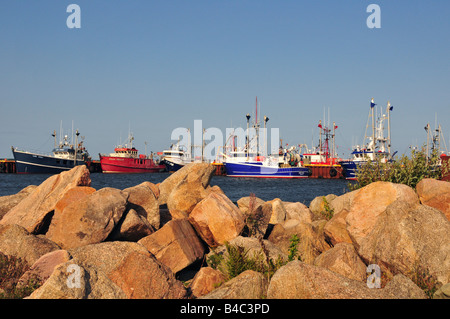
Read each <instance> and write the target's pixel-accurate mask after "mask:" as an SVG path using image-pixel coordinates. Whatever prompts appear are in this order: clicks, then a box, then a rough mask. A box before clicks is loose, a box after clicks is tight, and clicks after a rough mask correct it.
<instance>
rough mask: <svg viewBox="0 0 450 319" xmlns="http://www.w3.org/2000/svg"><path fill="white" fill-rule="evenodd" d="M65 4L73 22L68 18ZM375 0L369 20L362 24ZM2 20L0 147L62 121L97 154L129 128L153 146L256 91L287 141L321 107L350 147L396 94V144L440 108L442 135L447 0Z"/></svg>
mask: <svg viewBox="0 0 450 319" xmlns="http://www.w3.org/2000/svg"><path fill="white" fill-rule="evenodd" d="M71 3H75V4H78V5H79V7H80V8H81V28H79V29H75V28H74V29H69V28H68V27H67V25H66V20H67V18H68V16H69V15H70V13H68V12H66V9H67V6H68V5H69V4H71ZM371 3H375V4H378V5H379V6H380V9H381V28H379V29H369V28H368V27H367V24H366V20H367V18H368V16H369V15H370V13H367V12H366V8H367V6H368V5H369V4H371ZM0 26H1V27H0V109H1V113H0V157H2V158H5V157H6V158H12V153H11V149H10V147H11V146H12V145H13V146H15V147H19V148H21V149H34V150H42V151H50V150H51V148H52V147H53V139H52V137H51V135H50V134H51V133H52V132H53V130H57V131H58V130H59V126H60V122H61V121H62V122H63V127H64V129H65V130H66V133H67V132H69V131H70V130H71V127H72V121H73V122H74V126H75V128H78V129H79V130H80V132H81V135H83V136H85V137H86V140H85V146H86V147H87V148H88V150H89V152H90V153H91V155H93V157H94V158H98V153H109V152H112V151H113V148H114V146H115V145H117V144H118V142H119V140H120V139H121V140H122V141H124V140H125V139H126V137H127V134H128V130H129V127H130V128H131V131H132V132H133V133H134V136H135V145H136V147H137V148H138V149H139V150H140V151H142V152H144V142H147V143H148V146H147V150H148V151H154V152H157V151H162V150H163V149H166V148H167V147H168V146H170V144H171V142H172V141H171V139H170V136H171V132H172V130H173V129H175V128H177V127H187V128H192V127H193V123H194V120H196V119H201V120H202V121H203V127H204V128H208V127H217V128H220V129H222V130H223V131H224V132H225V128H227V127H232V126H233V127H245V126H246V119H245V114H246V113H251V114H254V109H255V97H256V96H257V97H258V101H259V102H260V103H261V104H260V105H261V110H260V114H261V116H263V115H267V116H268V117H269V118H270V121H269V123H268V124H269V127H277V128H280V134H281V138H282V139H283V141H284V142H287V143H289V144H291V145H292V144H299V143H307V144H308V145H309V146H311V139H312V138H313V137H314V143H315V144H317V142H318V141H317V138H318V128H317V124H318V122H319V120H320V119H322V118H323V114H324V110H326V111H327V112H328V109H329V110H330V118H331V121H334V122H336V125H338V129H337V132H336V144H337V145H338V152H339V154H340V155H341V156H344V157H346V156H348V154H349V152H350V148H351V147H352V144H353V143H356V142H358V143H361V142H362V139H363V136H364V130H365V125H366V121H367V115H368V112H369V108H370V107H369V106H370V99H371V98H372V97H373V98H374V99H375V103H377V104H378V105H380V106H382V107H383V108H384V107H385V106H386V103H387V101H388V100H390V102H391V104H392V105H394V110H393V112H392V113H391V126H392V145H393V149H394V150H397V151H398V152H399V153H400V154H402V153H405V152H409V150H408V147H409V146H410V145H411V144H414V145H422V144H423V143H424V142H425V141H426V132H425V130H424V126H425V125H426V124H427V123H430V125H431V127H432V128H434V125H435V115H436V114H437V117H438V122H439V123H440V124H441V125H442V129H443V131H444V136H445V138H446V140H447V144H449V138H450V116H449V115H450V108H449V107H450V41H449V35H450V2H449V1H448V0H432V1H424V0H420V1H419V0H407V1H406V0H396V1H391V0H390V1H381V0H371V1H363V0H348V1H336V0H316V1H304V0H293V1H287V0H280V1H275V0H271V1H266V0H188V1H186V0H183V1H181V0H180V1H178V0H167V1H162V0H161V1H154V0H132V1H125V0H114V1H113V0H89V1H88V0H70V1H63V0H58V1H54V0H51V1H47V0H40V1H34V0H33V1H32V0H14V1H13V0H2V1H1V2H0ZM69 134H70V132H69ZM313 134H314V136H313ZM448 146H449V147H450V145H448Z"/></svg>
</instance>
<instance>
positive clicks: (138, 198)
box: [123, 182, 160, 229]
mask: <svg viewBox="0 0 450 319" xmlns="http://www.w3.org/2000/svg"><path fill="white" fill-rule="evenodd" d="M123 192H124V193H128V195H129V196H128V205H127V208H128V209H134V210H135V211H136V213H137V214H138V215H140V216H143V217H144V218H146V219H147V221H148V222H149V224H150V225H152V227H153V228H154V229H159V227H160V215H159V202H158V197H157V196H156V195H155V192H158V190H157V189H156V186H155V185H154V184H152V183H150V182H143V183H141V184H139V185H136V186H133V187H129V188H126V189H124V190H123Z"/></svg>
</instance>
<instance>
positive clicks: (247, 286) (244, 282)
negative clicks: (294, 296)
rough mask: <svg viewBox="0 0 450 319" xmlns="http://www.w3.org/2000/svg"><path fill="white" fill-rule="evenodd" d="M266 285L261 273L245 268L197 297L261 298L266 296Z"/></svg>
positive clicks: (265, 279)
mask: <svg viewBox="0 0 450 319" xmlns="http://www.w3.org/2000/svg"><path fill="white" fill-rule="evenodd" d="M267 286H268V282H267V278H266V277H265V276H264V275H263V274H261V273H259V272H256V271H253V270H246V271H244V272H242V273H241V274H239V275H238V276H236V277H235V278H233V279H231V280H230V281H227V282H226V283H225V284H223V285H221V286H220V287H219V288H217V289H214V290H213V291H212V292H210V293H209V294H207V295H204V296H202V297H201V298H199V299H261V298H265V296H266V291H267Z"/></svg>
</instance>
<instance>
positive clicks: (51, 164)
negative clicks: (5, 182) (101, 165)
mask: <svg viewBox="0 0 450 319" xmlns="http://www.w3.org/2000/svg"><path fill="white" fill-rule="evenodd" d="M12 152H13V155H14V160H15V161H16V173H18V174H59V173H61V172H64V171H68V170H70V169H72V168H74V167H75V166H77V165H85V164H86V163H85V161H81V160H78V161H76V163H75V161H74V160H70V159H61V158H57V157H53V156H48V155H40V154H35V153H30V152H22V151H18V150H14V149H13V150H12Z"/></svg>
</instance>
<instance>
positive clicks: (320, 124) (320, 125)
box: [317, 120, 322, 128]
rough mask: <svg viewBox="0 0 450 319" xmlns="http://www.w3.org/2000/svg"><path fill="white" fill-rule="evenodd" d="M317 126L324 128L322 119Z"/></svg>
mask: <svg viewBox="0 0 450 319" xmlns="http://www.w3.org/2000/svg"><path fill="white" fill-rule="evenodd" d="M317 127H320V128H322V120H320V121H319V125H317Z"/></svg>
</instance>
